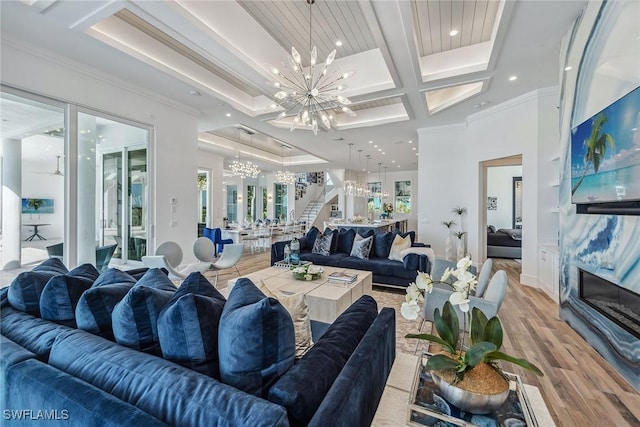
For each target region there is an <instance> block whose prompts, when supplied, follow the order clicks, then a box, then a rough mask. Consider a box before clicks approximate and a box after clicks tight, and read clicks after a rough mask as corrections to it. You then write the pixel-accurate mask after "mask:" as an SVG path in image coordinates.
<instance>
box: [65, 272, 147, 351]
mask: <svg viewBox="0 0 640 427" xmlns="http://www.w3.org/2000/svg"><path fill="white" fill-rule="evenodd" d="M146 271H147V270H145V272H146ZM135 284H136V279H135V278H134V277H133V276H131V275H130V274H128V273H126V272H124V271H121V270H118V269H117V268H110V269H108V270H107V271H105V272H104V273H102V274H101V275H100V276H99V277H98V278H97V279H96V281H95V282H93V285H92V286H91V288H89V289H87V290H86V291H85V292H84V293H83V294H82V295H81V296H80V299H79V300H78V304H77V305H76V324H77V327H78V328H79V329H82V330H85V331H87V332H91V333H92V334H96V335H99V336H101V337H103V338H107V339H109V340H112V341H113V340H115V338H114V336H113V328H112V326H111V313H112V312H113V309H114V307H115V306H116V304H118V303H119V302H120V301H121V300H122V298H124V296H125V295H126V294H127V293H128V292H129V290H130V289H131V288H132V287H133V285H135Z"/></svg>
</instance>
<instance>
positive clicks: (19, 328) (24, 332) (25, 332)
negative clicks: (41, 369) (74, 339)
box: [0, 292, 72, 362]
mask: <svg viewBox="0 0 640 427" xmlns="http://www.w3.org/2000/svg"><path fill="white" fill-rule="evenodd" d="M2 295H3V299H4V300H5V301H6V293H5V292H3V294H2ZM0 314H1V315H2V320H1V321H0V327H1V329H2V330H1V332H2V335H4V336H5V337H7V338H9V339H10V340H11V341H13V342H15V343H16V344H18V345H20V346H22V347H24V348H25V349H27V350H29V351H30V352H32V353H34V354H35V355H36V356H38V359H40V360H43V361H45V362H46V361H47V359H49V352H50V351H51V346H52V345H53V341H54V340H55V339H56V337H57V336H58V335H59V334H60V333H61V332H65V331H69V330H72V329H71V328H69V327H68V326H64V325H58V324H56V323H53V322H50V321H48V320H42V319H41V318H39V317H35V316H32V315H31V314H27V313H25V312H22V311H19V310H16V309H15V308H13V307H11V306H10V305H9V304H8V303H3V304H2V309H1V310H0ZM3 357H4V355H3Z"/></svg>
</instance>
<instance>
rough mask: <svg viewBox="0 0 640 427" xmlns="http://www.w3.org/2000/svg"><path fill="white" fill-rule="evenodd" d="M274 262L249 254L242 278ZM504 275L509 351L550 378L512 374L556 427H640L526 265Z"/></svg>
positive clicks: (637, 413)
mask: <svg viewBox="0 0 640 427" xmlns="http://www.w3.org/2000/svg"><path fill="white" fill-rule="evenodd" d="M269 260H270V253H269V252H264V253H258V254H255V255H251V254H245V256H243V258H242V260H241V261H240V263H239V264H238V268H239V270H240V273H241V274H243V275H244V274H249V273H252V272H254V271H257V270H261V269H263V268H266V267H268V266H269ZM498 269H502V270H505V271H506V272H507V274H508V276H509V287H508V290H507V296H506V297H505V301H504V304H503V306H502V308H501V309H500V318H501V320H502V324H503V326H504V329H505V340H504V345H503V350H504V351H505V352H506V353H507V354H512V355H514V356H519V357H524V358H526V359H528V360H530V361H532V362H533V363H535V364H536V365H537V366H538V367H539V368H540V369H541V370H542V371H543V372H544V374H545V375H544V377H537V376H535V375H533V374H531V373H529V372H528V371H524V370H522V369H519V368H517V367H513V369H511V370H512V372H515V373H517V374H520V375H521V376H522V377H523V380H524V382H526V383H528V384H533V385H535V386H537V387H538V388H539V389H540V391H541V393H542V396H543V397H544V400H545V402H546V403H547V407H548V408H549V412H550V413H551V416H552V417H553V419H554V420H555V422H556V424H557V425H558V426H576V427H585V426H616V427H622V426H634V427H637V426H640V394H638V393H637V392H636V391H635V390H634V389H633V388H632V387H631V386H630V385H629V384H628V383H627V382H626V381H625V380H623V379H622V377H621V376H620V375H619V374H618V373H617V372H616V371H615V370H614V369H613V368H611V366H610V365H609V364H608V363H607V362H606V361H605V360H604V359H603V358H602V357H601V356H600V355H599V354H598V353H597V352H596V351H595V350H593V348H592V347H591V346H590V345H589V344H588V343H587V342H585V341H584V340H583V339H582V337H581V336H580V335H578V334H577V333H576V332H575V331H574V330H573V329H571V327H570V326H569V325H568V324H566V323H565V322H564V321H562V320H560V317H559V315H558V306H557V305H556V304H555V303H554V302H553V301H551V299H550V298H549V297H547V296H546V295H545V294H544V293H543V292H541V291H539V290H537V289H535V288H531V287H528V286H522V285H520V283H519V277H520V264H518V263H516V262H514V261H511V260H500V259H496V260H495V262H494V270H498ZM235 277H236V274H235V272H224V273H223V274H220V277H219V279H218V280H219V286H220V285H224V284H225V283H226V281H227V280H229V279H232V278H235ZM376 290H378V291H379V290H383V289H382V288H376ZM383 292H390V293H394V294H398V292H393V291H384V290H383ZM398 315H399V312H398ZM511 367H512V365H511V366H510V368H511ZM541 427H545V426H541Z"/></svg>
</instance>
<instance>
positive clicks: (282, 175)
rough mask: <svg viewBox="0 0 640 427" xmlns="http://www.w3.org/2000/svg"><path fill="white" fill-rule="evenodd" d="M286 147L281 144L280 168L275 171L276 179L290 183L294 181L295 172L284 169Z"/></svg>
mask: <svg viewBox="0 0 640 427" xmlns="http://www.w3.org/2000/svg"><path fill="white" fill-rule="evenodd" d="M285 148H287V146H286V145H282V170H279V171H278V172H276V173H275V175H276V181H277V182H279V183H281V184H285V185H292V184H295V183H296V174H295V173H293V172H291V171H290V170H289V171H285V170H284V149H285ZM289 169H291V164H289Z"/></svg>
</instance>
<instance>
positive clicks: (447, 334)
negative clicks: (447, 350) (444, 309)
mask: <svg viewBox="0 0 640 427" xmlns="http://www.w3.org/2000/svg"><path fill="white" fill-rule="evenodd" d="M445 306H446V304H445ZM433 318H434V322H433V323H434V325H436V330H437V331H438V335H440V338H442V339H443V340H444V341H445V342H446V343H447V346H449V347H452V348H456V344H457V343H458V340H457V339H455V340H454V339H453V338H454V335H453V332H452V330H451V327H450V326H449V325H450V324H449V323H448V322H447V321H446V320H445V319H444V318H443V317H442V316H441V315H440V310H439V309H437V308H436V311H435V312H434V315H433ZM456 331H457V330H456ZM456 335H457V333H456Z"/></svg>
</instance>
